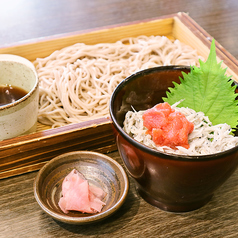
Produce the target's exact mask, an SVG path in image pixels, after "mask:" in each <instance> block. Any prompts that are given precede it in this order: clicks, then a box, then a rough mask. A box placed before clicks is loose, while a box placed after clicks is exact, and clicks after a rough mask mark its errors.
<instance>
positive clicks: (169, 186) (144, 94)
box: [110, 66, 238, 212]
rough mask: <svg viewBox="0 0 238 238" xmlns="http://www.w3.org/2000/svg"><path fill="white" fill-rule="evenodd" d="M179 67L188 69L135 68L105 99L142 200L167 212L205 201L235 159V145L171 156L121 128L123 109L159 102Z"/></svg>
mask: <svg viewBox="0 0 238 238" xmlns="http://www.w3.org/2000/svg"><path fill="white" fill-rule="evenodd" d="M181 71H184V72H189V71H190V68H189V67H179V66H164V67H156V68H151V69H147V70H143V71H140V72H138V73H135V74H133V75H131V76H129V77H128V78H126V79H125V80H124V81H122V82H121V83H120V84H119V85H118V87H117V88H116V89H115V91H114V92H113V94H112V97H111V100H110V116H111V119H112V122H113V129H114V133H115V138H116V143H117V147H118V150H119V153H120V155H121V157H122V159H123V161H124V163H125V166H126V168H127V171H128V173H129V174H130V176H131V177H133V178H134V180H135V181H136V184H137V188H138V192H139V194H140V195H141V197H142V198H144V199H145V200H146V201H147V202H148V203H150V204H152V205H154V206H157V207H159V208H161V209H162V210H166V211H171V212H186V211H191V210H195V209H198V208H200V207H202V206H203V205H205V204H206V203H207V202H208V201H209V200H210V199H211V198H212V196H213V194H214V192H215V191H216V189H217V188H219V187H220V186H221V185H222V184H223V183H224V182H225V181H226V180H227V179H228V178H229V177H230V175H231V174H232V173H233V172H234V171H235V169H236V167H237V164H238V146H236V147H234V148H232V149H230V150H227V151H225V152H221V153H216V154H212V155H206V156H205V155H201V156H183V155H172V154H166V153H161V152H159V151H157V150H155V149H151V148H149V147H147V146H145V145H143V144H141V143H139V142H137V141H136V140H134V139H133V138H132V137H130V136H129V135H128V134H127V133H125V132H124V130H123V121H124V117H125V114H126V112H127V111H129V110H132V107H133V108H134V109H135V110H136V111H139V110H145V109H148V108H151V107H153V106H154V105H156V104H157V103H160V102H162V97H165V96H166V91H167V90H168V87H173V83H172V82H173V81H174V82H177V83H179V82H180V80H179V76H182V74H181ZM131 106H132V107H131Z"/></svg>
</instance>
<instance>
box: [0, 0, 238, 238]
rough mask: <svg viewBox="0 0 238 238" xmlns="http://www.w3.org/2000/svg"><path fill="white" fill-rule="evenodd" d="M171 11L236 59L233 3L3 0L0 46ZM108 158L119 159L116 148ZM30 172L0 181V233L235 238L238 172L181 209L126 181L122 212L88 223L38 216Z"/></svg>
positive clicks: (237, 12)
mask: <svg viewBox="0 0 238 238" xmlns="http://www.w3.org/2000/svg"><path fill="white" fill-rule="evenodd" d="M177 12H187V13H188V14H189V16H191V18H192V19H194V20H195V21H196V22H197V23H198V24H199V25H200V26H201V27H202V28H203V29H204V30H205V31H207V32H208V33H209V34H210V35H211V36H212V37H214V38H215V39H216V40H217V41H218V42H219V43H220V44H221V46H222V47H224V48H225V49H226V50H227V51H228V52H229V53H230V54H231V55H232V56H234V57H235V58H238V47H237V39H238V30H237V28H238V1H237V0H219V1H217V0H199V1H189V0H183V1H182V0H131V1H126V0H111V1H107V0H90V1H85V0H58V1H48V0H34V1H30V0H21V1H15V0H8V1H4V3H2V5H1V8H0V22H1V24H0V36H1V37H0V48H1V47H9V46H10V45H15V44H16V43H17V44H18V43H19V42H21V43H27V42H30V41H32V40H33V39H36V38H39V37H42V38H44V37H50V36H52V35H58V36H60V35H62V34H65V33H70V32H75V31H84V30H88V31H90V29H95V28H100V27H104V26H108V25H117V24H121V23H126V22H131V21H141V20H145V19H151V18H155V17H159V16H163V15H169V14H173V13H177ZM1 146H3V145H1ZM109 155H110V156H112V157H113V158H115V159H116V160H118V161H119V162H120V163H122V162H121V159H120V157H119V154H118V152H113V153H110V154H109ZM5 156H7V155H5ZM36 173H37V172H31V173H27V174H23V175H20V176H14V177H12V178H8V179H1V180H0V237H4V238H5V237H7V238H8V237H9V238H12V237H14V238H15V237H24V238H25V237H27V238H28V237H52V238H53V237H116V238H117V237H120V238H121V237H162V238H170V237H176V238H177V237H189V238H190V237H198V238H204V237H209V238H210V237H212V238H213V237H214V238H223V237H228V238H231V237H232V238H233V237H234V238H235V237H238V171H236V172H235V173H234V174H233V175H232V176H231V177H230V178H229V179H228V180H227V182H226V183H225V184H224V185H223V186H221V187H220V188H219V189H218V190H217V192H216V193H215V195H214V197H213V199H212V200H211V201H210V202H209V203H208V204H207V205H206V206H204V207H203V208H201V209H199V210H196V211H193V212H189V213H183V214H174V213H168V212H164V211H161V210H159V209H157V208H155V207H152V206H151V205H149V204H148V203H146V202H145V201H144V200H143V199H141V198H140V197H139V196H138V194H137V192H136V188H135V183H134V182H133V181H132V180H131V179H130V185H131V186H130V191H129V195H128V198H127V200H126V202H125V204H124V205H123V206H122V207H121V209H120V210H119V211H118V212H116V213H115V214H114V215H113V216H112V217H111V218H109V219H106V220H104V221H102V222H100V223H95V224H93V225H89V226H71V225H65V224H62V223H59V222H56V221H55V220H53V219H52V218H51V217H49V216H48V215H47V214H45V213H44V212H43V211H42V210H41V208H40V207H39V206H38V204H37V202H36V201H35V199H34V195H33V181H34V178H35V176H36Z"/></svg>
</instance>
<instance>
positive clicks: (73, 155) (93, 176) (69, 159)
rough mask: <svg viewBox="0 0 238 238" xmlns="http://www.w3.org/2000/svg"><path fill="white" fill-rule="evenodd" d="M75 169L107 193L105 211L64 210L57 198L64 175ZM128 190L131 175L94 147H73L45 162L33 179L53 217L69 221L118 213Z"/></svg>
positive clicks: (43, 205)
mask: <svg viewBox="0 0 238 238" xmlns="http://www.w3.org/2000/svg"><path fill="white" fill-rule="evenodd" d="M73 169H76V170H77V171H79V172H80V173H81V174H83V176H84V177H85V178H86V179H87V180H88V182H89V184H90V185H94V186H96V187H98V188H101V189H102V190H103V191H104V192H105V193H106V196H105V198H104V200H103V202H105V203H106V205H105V206H103V208H102V211H101V212H99V213H95V214H88V213H81V212H78V211H69V213H67V214H65V213H64V212H63V211H62V210H61V209H60V207H59V205H58V202H59V200H60V197H61V196H62V182H63V180H64V178H65V177H66V176H67V175H68V174H69V173H70V172H71V171H72V170H73ZM128 191H129V181H128V176H127V174H126V172H125V170H124V169H123V167H122V166H121V165H120V164H119V163H118V162H117V161H115V160H114V159H112V158H110V157H109V156H107V155H104V154H101V153H96V152H91V151H74V152H69V153H65V154H62V155H59V156H57V157H55V158H54V159H52V160H50V161H49V162H48V163H47V164H45V165H44V166H43V167H42V168H41V169H40V171H39V173H38V174H37V176H36V178H35V181H34V195H35V199H36V201H37V202H38V204H39V205H40V207H41V208H42V209H43V211H44V212H46V213H47V214H48V215H50V216H51V217H52V218H54V219H56V220H58V221H61V222H64V223H69V224H77V225H83V224H89V223H93V222H97V221H101V220H103V219H105V218H107V217H108V216H111V215H112V214H113V213H115V212H116V211H117V210H118V209H119V208H120V207H121V206H122V204H123V203H124V202H125V200H126V197H127V194H128Z"/></svg>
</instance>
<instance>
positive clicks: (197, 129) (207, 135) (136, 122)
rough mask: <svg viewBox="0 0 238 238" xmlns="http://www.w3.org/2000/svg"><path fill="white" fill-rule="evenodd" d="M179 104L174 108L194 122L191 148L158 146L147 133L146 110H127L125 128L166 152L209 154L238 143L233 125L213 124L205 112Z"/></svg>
mask: <svg viewBox="0 0 238 238" xmlns="http://www.w3.org/2000/svg"><path fill="white" fill-rule="evenodd" d="M177 105H178V103H176V104H174V105H172V108H173V109H175V110H176V111H179V112H181V113H183V114H184V115H185V117H186V118H187V120H188V121H190V122H192V123H193V124H194V130H193V132H192V133H191V134H189V136H188V142H189V145H190V148H189V149H186V148H184V147H182V146H177V150H174V149H171V148H170V147H167V146H161V147H158V146H156V144H155V143H154V142H153V140H152V138H151V135H149V134H146V131H147V129H146V128H145V127H144V126H143V119H142V115H143V113H144V111H138V112H136V111H129V112H127V114H126V116H125V121H124V127H123V129H124V131H125V132H126V133H128V134H129V135H130V136H132V137H133V138H134V139H135V140H137V141H138V142H141V143H143V144H144V145H146V146H148V147H151V148H154V149H157V150H159V151H161V152H166V153H174V154H181V155H192V156H194V155H197V156H199V155H209V154H214V153H218V152H222V151H225V150H228V149H231V148H233V147H235V146H237V145H238V137H235V136H233V135H231V134H230V132H231V127H230V126H229V125H228V124H226V123H224V124H218V125H215V126H213V125H212V123H211V122H210V120H209V118H208V117H207V116H205V115H204V113H203V112H195V111H194V110H192V109H190V108H185V107H181V108H179V107H177Z"/></svg>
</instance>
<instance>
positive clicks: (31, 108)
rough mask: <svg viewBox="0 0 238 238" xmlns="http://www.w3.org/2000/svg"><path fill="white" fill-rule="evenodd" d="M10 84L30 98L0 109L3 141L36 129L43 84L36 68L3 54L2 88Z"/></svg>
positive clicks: (0, 84) (13, 102)
mask: <svg viewBox="0 0 238 238" xmlns="http://www.w3.org/2000/svg"><path fill="white" fill-rule="evenodd" d="M5 85H10V86H13V87H18V88H20V89H23V90H24V91H25V92H26V95H24V96H23V97H21V98H19V99H17V100H16V101H12V102H10V103H8V104H4V105H1V106H0V132H1V133H0V140H4V139H9V138H12V137H16V136H19V135H22V134H28V133H31V132H34V131H35V130H36V124H37V114H38V100H39V82H38V77H37V73H36V70H35V68H34V65H33V64H32V63H31V62H30V61H28V60H27V59H25V58H22V57H20V56H17V55H9V54H0V86H5Z"/></svg>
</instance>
